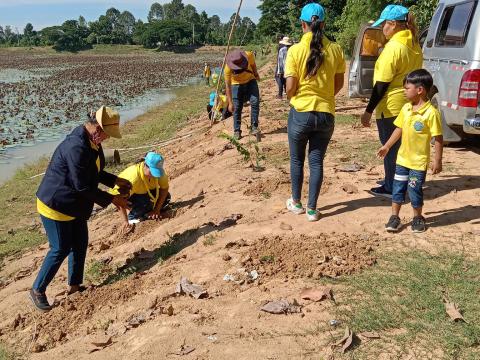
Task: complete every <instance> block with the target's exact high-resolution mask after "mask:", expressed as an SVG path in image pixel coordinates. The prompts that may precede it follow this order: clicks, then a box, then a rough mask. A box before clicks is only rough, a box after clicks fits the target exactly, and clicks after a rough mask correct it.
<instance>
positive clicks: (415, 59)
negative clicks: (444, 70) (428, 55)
mask: <svg viewBox="0 0 480 360" xmlns="http://www.w3.org/2000/svg"><path fill="white" fill-rule="evenodd" d="M372 26H374V27H375V26H382V30H383V34H384V35H385V37H386V38H387V39H388V42H387V44H386V45H385V48H384V49H383V51H382V52H381V54H380V56H379V57H378V59H377V62H376V63H375V71H374V74H373V83H374V87H373V92H372V95H371V97H370V101H369V103H368V105H367V108H366V109H365V112H364V113H363V115H362V118H361V121H362V124H363V126H367V127H368V126H370V120H371V118H372V113H373V111H374V110H375V115H376V119H377V128H378V135H379V137H380V142H381V143H382V145H385V143H386V142H387V141H388V139H390V137H391V136H392V134H393V132H394V131H395V125H394V121H395V119H396V118H397V116H398V114H400V110H401V109H402V107H403V105H405V104H406V103H407V98H406V97H405V94H404V90H403V80H404V79H405V76H406V75H407V74H408V73H410V72H412V71H413V70H416V69H421V68H422V64H423V54H422V49H421V48H420V45H419V42H418V39H417V35H418V32H417V27H416V25H415V18H414V16H413V14H412V13H411V12H409V11H408V9H407V8H405V7H403V6H400V5H388V6H387V7H386V8H385V9H384V10H383V11H382V13H381V15H380V19H379V20H377V21H376V22H375V23H374V24H373V25H372ZM399 148H400V141H398V142H397V143H396V144H395V145H393V146H392V148H391V149H390V151H389V152H388V154H387V156H385V158H384V159H383V166H384V169H385V179H384V181H383V184H382V185H381V186H379V187H374V188H372V189H371V190H370V192H371V193H372V194H373V195H377V196H384V197H389V198H391V197H392V187H393V178H394V176H395V163H396V159H397V153H398V149H399Z"/></svg>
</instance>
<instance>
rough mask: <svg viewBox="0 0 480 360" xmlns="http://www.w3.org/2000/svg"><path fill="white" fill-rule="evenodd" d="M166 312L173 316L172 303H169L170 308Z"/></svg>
mask: <svg viewBox="0 0 480 360" xmlns="http://www.w3.org/2000/svg"><path fill="white" fill-rule="evenodd" d="M166 313H167V315H168V316H173V306H172V304H170V305H168V308H167V309H166Z"/></svg>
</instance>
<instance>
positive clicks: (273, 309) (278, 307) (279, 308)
mask: <svg viewBox="0 0 480 360" xmlns="http://www.w3.org/2000/svg"><path fill="white" fill-rule="evenodd" d="M260 310H261V311H265V312H268V313H270V314H277V315H278V314H294V313H301V312H302V306H301V305H299V304H298V303H297V301H296V300H294V301H293V303H292V304H290V303H289V302H288V300H285V299H282V300H278V301H270V302H269V303H267V304H265V305H263V306H262V307H261V308H260Z"/></svg>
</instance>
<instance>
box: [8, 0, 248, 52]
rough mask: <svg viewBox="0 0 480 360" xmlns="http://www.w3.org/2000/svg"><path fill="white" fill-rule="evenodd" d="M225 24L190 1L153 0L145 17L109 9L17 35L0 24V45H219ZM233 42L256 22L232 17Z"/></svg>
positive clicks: (62, 47)
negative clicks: (89, 17) (95, 15)
mask: <svg viewBox="0 0 480 360" xmlns="http://www.w3.org/2000/svg"><path fill="white" fill-rule="evenodd" d="M234 18H235V14H233V15H232V16H231V17H230V19H229V21H228V22H227V23H222V21H221V20H220V17H219V16H218V15H213V16H211V17H210V16H209V15H208V14H207V13H206V12H205V11H202V12H201V13H198V12H197V9H196V8H195V7H194V6H193V5H191V4H184V3H183V1H182V0H172V1H171V2H170V3H166V4H164V5H162V4H160V3H157V2H156V3H153V4H152V5H151V7H150V11H149V13H148V18H147V21H146V22H144V21H143V20H141V19H135V17H134V16H133V14H132V13H130V12H129V11H123V12H121V11H119V10H118V9H116V8H113V7H112V8H110V9H108V10H107V11H106V13H105V14H104V15H101V16H100V17H99V18H98V19H97V20H96V21H92V22H88V23H87V21H86V20H85V18H84V17H82V16H80V17H79V18H78V19H76V20H67V21H65V22H64V23H63V24H62V25H57V26H50V27H46V28H43V29H41V30H39V31H35V30H34V28H33V26H32V24H31V23H28V24H27V25H26V26H25V28H24V30H23V33H19V32H18V31H13V30H12V27H11V26H8V25H7V26H5V27H2V26H0V46H53V48H54V49H56V50H58V51H64V50H66V51H78V50H83V49H88V48H91V47H92V46H93V45H95V44H137V45H143V46H144V47H146V48H155V47H158V46H178V45H205V44H209V45H224V44H226V42H227V38H228V33H229V29H230V27H231V26H232V23H233V21H234ZM236 27H237V31H236V32H235V36H234V38H233V44H234V45H243V44H247V43H250V42H252V41H253V39H254V36H255V33H256V24H255V23H254V22H253V21H252V20H251V19H250V18H248V17H243V18H242V17H239V18H238V19H237V24H236Z"/></svg>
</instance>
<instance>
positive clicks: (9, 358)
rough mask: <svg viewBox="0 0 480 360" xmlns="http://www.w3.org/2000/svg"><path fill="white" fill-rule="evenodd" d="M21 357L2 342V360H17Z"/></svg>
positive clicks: (0, 353) (0, 347)
mask: <svg viewBox="0 0 480 360" xmlns="http://www.w3.org/2000/svg"><path fill="white" fill-rule="evenodd" d="M18 358H19V357H18V356H16V355H15V354H14V353H12V352H11V351H9V350H8V349H7V348H6V347H5V346H4V345H3V344H1V343H0V360H15V359H18Z"/></svg>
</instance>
